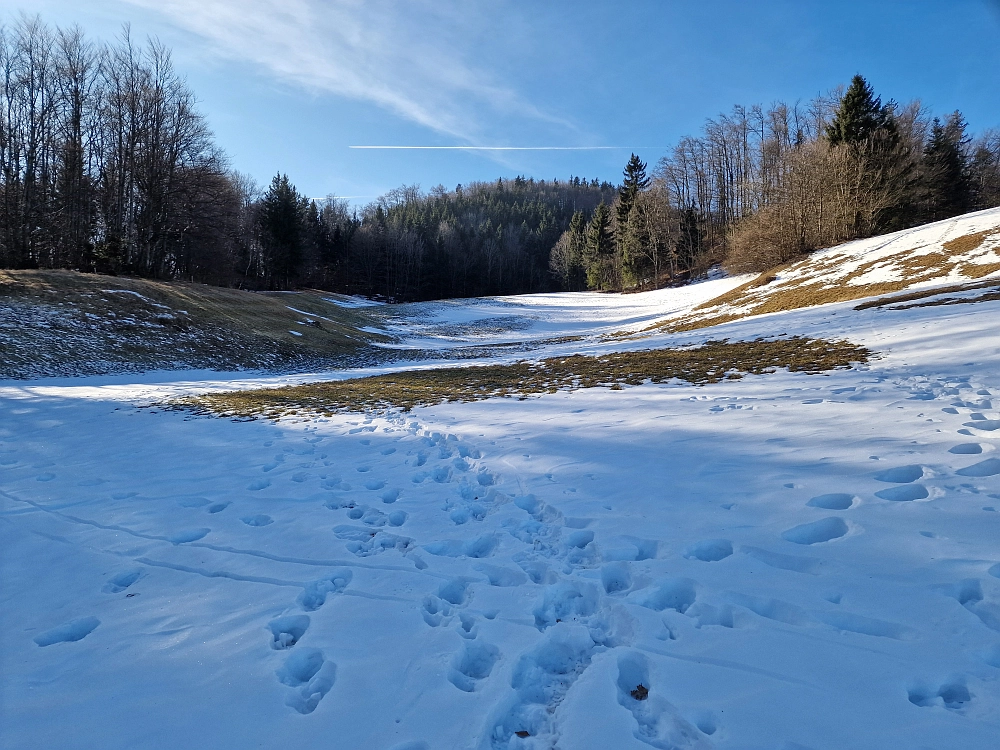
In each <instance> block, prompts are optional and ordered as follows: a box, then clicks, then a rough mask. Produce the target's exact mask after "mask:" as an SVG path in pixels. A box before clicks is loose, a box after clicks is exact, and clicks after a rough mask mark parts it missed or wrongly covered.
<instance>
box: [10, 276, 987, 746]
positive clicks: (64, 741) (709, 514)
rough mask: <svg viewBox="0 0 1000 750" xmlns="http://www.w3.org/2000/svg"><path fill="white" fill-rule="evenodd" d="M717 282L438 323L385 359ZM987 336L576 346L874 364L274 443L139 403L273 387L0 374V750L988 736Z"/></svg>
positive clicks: (285, 429)
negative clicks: (764, 349)
mask: <svg viewBox="0 0 1000 750" xmlns="http://www.w3.org/2000/svg"><path fill="white" fill-rule="evenodd" d="M732 283H733V281H732V280H722V281H716V282H710V284H715V285H720V284H732ZM721 291H724V290H720V289H714V290H712V289H706V288H704V287H702V288H699V287H698V286H693V287H688V288H686V289H682V290H668V291H663V292H657V293H652V296H648V295H628V296H625V297H619V296H614V295H566V296H562V295H560V296H547V297H538V298H529V299H528V300H523V299H522V300H505V301H501V302H499V303H484V304H485V305H486V306H489V305H495V306H496V315H494V312H493V311H492V310H488V311H486V312H484V310H483V309H482V305H481V306H479V307H477V308H476V309H475V310H472V309H469V306H462V305H457V304H450V305H447V306H439V307H437V308H435V310H434V312H433V315H428V316H425V319H424V320H422V321H420V322H419V323H417V324H414V326H415V327H414V329H413V335H414V337H420V338H422V339H425V340H424V341H421V342H420V345H421V346H426V343H427V341H430V340H434V339H435V337H437V338H438V339H440V338H441V337H444V338H445V340H444V341H443V342H442V341H439V342H438V345H439V346H442V347H447V346H449V345H450V343H449V342H448V341H447V332H446V331H445V332H443V333H441V332H439V333H434V332H433V331H432V332H430V333H429V332H428V331H427V330H426V328H429V327H433V326H448V325H454V326H461V325H466V324H468V323H470V322H473V323H474V322H475V321H477V320H482V319H484V318H486V319H488V318H490V317H496V316H498V315H504V314H507V313H509V312H514V313H515V314H517V315H520V316H522V317H523V316H528V317H530V316H531V315H533V316H534V318H535V320H534V322H533V323H532V326H531V328H530V329H528V328H525V329H524V331H523V332H522V333H521V334H519V335H522V336H528V335H536V334H537V335H538V336H542V337H554V336H561V335H566V334H567V332H570V331H573V330H575V331H576V332H577V333H584V332H588V333H589V332H592V331H595V330H604V328H607V329H608V330H611V329H613V328H614V329H616V330H619V329H620V328H621V327H622V322H623V321H632V322H633V323H635V324H636V325H639V323H644V322H645V321H646V320H647V318H649V317H650V315H653V316H654V317H655V316H656V315H659V316H661V317H662V315H663V314H664V310H667V309H674V308H676V309H677V310H683V309H684V308H685V306H687V307H688V308H689V307H690V306H691V305H692V304H695V303H696V301H697V300H698V299H701V297H700V295H703V294H707V293H711V296H714V295H715V294H719V293H720V292H721ZM684 295H687V296H686V297H683V296H684ZM650 299H652V302H649V300H650ZM647 303H648V304H647ZM512 305H513V308H512V307H511V306H512ZM529 305H531V306H532V307H530V308H529V307H528V306H529ZM644 306H645V308H644ZM671 306H673V307H671ZM448 310H451V311H453V313H449V312H448ZM527 310H534V313H531V314H530V315H529V313H527V312H525V311H527ZM998 316H1000V302H980V303H976V304H963V305H952V306H940V307H919V308H912V309H908V310H890V309H885V308H872V309H868V310H864V311H855V310H854V309H853V308H852V306H851V304H850V303H847V304H838V305H827V306H823V307H817V308H810V309H804V310H796V311H791V312H784V313H777V314H774V315H768V316H763V317H758V318H752V319H748V320H744V321H741V322H735V323H729V324H726V325H723V326H718V327H716V328H713V329H706V330H701V331H692V332H689V333H685V334H681V335H672V336H671V335H666V334H658V335H657V336H654V337H652V338H649V339H646V340H644V341H641V342H628V343H627V344H622V343H615V342H604V343H599V342H598V340H597V339H596V338H593V337H591V338H590V340H589V342H588V344H587V348H588V349H589V350H597V349H600V348H602V347H603V348H605V349H607V348H617V347H620V346H623V345H627V346H630V347H636V346H650V345H666V344H670V343H678V342H685V343H686V342H691V341H697V340H699V339H702V340H703V339H705V338H715V339H718V338H724V337H729V338H732V339H737V338H750V337H756V336H759V335H779V334H785V335H795V334H801V335H807V336H822V337H825V338H831V339H833V338H840V337H844V338H849V339H850V340H852V341H854V342H856V343H860V344H864V345H866V346H869V347H870V348H872V349H873V350H875V351H876V352H877V353H878V354H879V356H878V358H876V359H874V360H873V361H872V362H871V363H870V364H869V365H867V366H864V367H861V368H858V369H854V370H850V371H837V372H834V373H832V374H828V375H807V374H804V373H796V374H790V373H784V372H782V373H776V374H773V375H765V376H752V377H747V378H745V379H743V380H739V381H725V382H722V383H719V384H715V385H709V386H704V387H696V386H691V385H685V384H669V385H658V386H654V385H645V386H640V387H631V388H625V389H624V390H607V389H592V390H580V391H576V392H572V393H567V392H561V393H556V394H549V395H545V396H542V397H539V398H531V399H528V400H525V401H517V400H506V399H494V400H490V401H485V402H479V403H471V404H447V405H441V406H435V407H427V408H420V409H417V410H414V411H413V412H412V413H408V414H388V415H368V416H365V415H353V416H352V415H341V416H337V417H333V418H326V419H287V420H283V421H281V422H278V423H269V422H264V421H257V422H232V421H226V420H221V419H215V418H207V417H192V416H191V415H188V414H185V413H182V412H176V411H165V410H162V409H160V408H156V407H152V408H151V407H149V406H148V405H147V404H148V403H149V402H150V401H151V400H155V399H156V398H164V397H169V396H173V395H176V394H178V393H184V392H196V391H204V390H209V389H212V388H226V387H246V386H247V385H248V384H252V383H254V382H259V383H261V384H265V383H266V384H272V383H274V382H276V381H275V379H273V378H261V379H258V380H256V381H254V380H253V379H251V378H249V377H248V376H247V374H246V373H243V374H239V375H234V376H219V375H218V374H214V375H209V374H205V373H202V374H195V373H179V374H174V375H172V376H168V375H164V374H162V373H161V374H158V375H152V376H147V377H144V378H140V377H135V376H118V377H116V378H103V379H99V378H91V379H87V380H85V381H73V380H65V381H54V380H53V381H47V382H44V383H41V382H39V383H25V382H16V383H15V382H7V383H4V384H0V555H2V558H0V565H2V567H0V660H2V661H0V746H2V747H3V748H39V747H51V748H102V749H105V748H106V749H114V748H130V749H131V748H171V749H174V748H188V747H192V748H194V747H198V748H201V747H204V748H233V749H237V748H240V749H242V748H251V747H258V748H298V747H309V748H312V747H336V748H376V749H388V748H394V749H396V750H400V749H403V748H405V749H406V750H419V749H421V748H423V749H425V750H428V749H430V748H433V749H435V750H436V749H438V748H456V749H460V750H465V749H470V750H471V749H473V748H475V749H476V750H486V749H492V748H522V749H526V748H533V749H535V750H539V749H541V748H553V747H558V748H563V749H564V750H587V749H589V748H593V749H594V750H598V749H601V750H605V749H606V748H623V749H627V748H635V749H636V750H640V749H641V748H648V747H655V748H682V749H684V750H693V749H696V748H697V749H703V748H718V749H719V750H725V749H731V750H737V749H738V750H750V749H754V750H757V749H760V750H763V749H769V750H802V748H812V749H813V750H843V749H844V748H852V749H853V750H867V749H869V748H870V749H871V750H875V749H878V750H883V749H884V748H902V749H909V748H914V749H916V748H933V749H934V750H943V749H948V748H962V749H963V750H987V749H989V748H995V747H997V746H998V740H997V738H998V737H1000V513H998V511H1000V456H998V454H997V451H996V447H997V437H998V436H1000V430H998V428H1000V326H998V323H997V321H998V319H1000V318H998ZM602 321H603V322H602ZM420 326H424V327H423V328H421V327H420ZM640 327H641V326H640ZM543 328H544V330H541V329H543ZM487 329H489V326H480V328H479V330H478V332H475V331H473V332H472V333H469V332H468V331H467V332H466V333H461V334H459V338H461V337H463V336H464V337H466V338H467V337H469V336H477V337H479V338H480V339H482V340H485V341H500V340H502V339H503V340H506V339H505V338H504V337H509V335H510V333H509V330H507V329H506V328H505V326H502V325H498V326H496V328H495V329H490V330H487ZM491 331H492V332H491ZM563 346H566V347H571V346H572V345H570V344H565V345H563ZM431 364H433V363H431ZM339 375H340V376H343V375H344V373H340V374H339ZM321 376H322V375H315V376H313V377H321ZM303 377H308V376H297V377H296V378H286V379H284V380H282V381H281V382H301V380H302V378H303ZM647 691H648V692H647Z"/></svg>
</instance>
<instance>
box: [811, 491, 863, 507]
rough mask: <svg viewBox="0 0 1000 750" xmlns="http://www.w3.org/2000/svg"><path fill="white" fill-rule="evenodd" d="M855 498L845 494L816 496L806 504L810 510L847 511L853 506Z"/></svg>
mask: <svg viewBox="0 0 1000 750" xmlns="http://www.w3.org/2000/svg"><path fill="white" fill-rule="evenodd" d="M856 499H857V498H856V497H855V496H854V495H849V494H847V493H845V492H833V493H830V494H828V495H817V496H816V497H814V498H812V499H811V500H810V501H809V502H807V503H806V505H808V506H809V507H811V508H823V509H824V510H847V509H848V508H850V507H851V506H853V505H854V501H855V500H856Z"/></svg>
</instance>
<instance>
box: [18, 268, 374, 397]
mask: <svg viewBox="0 0 1000 750" xmlns="http://www.w3.org/2000/svg"><path fill="white" fill-rule="evenodd" d="M332 296H333V295H330V294H325V293H323V292H314V291H302V292H288V293H259V292H247V291H242V290H239V289H225V288H220V287H212V286H206V285H204V284H190V283H183V282H159V281H150V280H146V279H132V278H127V277H121V276H103V275H99V274H89V273H78V272H75V271H50V270H46V271H33V270H24V271H20V270H19V271H0V377H7V378H31V377H43V376H49V375H96V374H104V373H109V372H122V371H136V370H149V369H177V368H188V367H193V368H208V369H223V370H230V369H274V368H289V367H306V366H313V363H323V362H341V361H345V362H346V361H347V360H349V359H351V358H356V357H357V356H358V355H359V354H361V353H366V354H367V353H369V352H372V350H371V349H370V348H369V344H371V343H373V342H376V341H386V340H388V339H389V337H387V336H381V335H379V334H377V333H370V332H366V331H362V330H361V328H363V327H366V326H372V325H377V322H378V321H377V318H375V317H374V316H375V315H377V312H376V311H377V308H375V309H370V308H360V309H345V308H343V307H341V306H338V305H337V304H335V303H334V302H331V301H330V300H329V299H327V298H329V297H332ZM292 308H294V309H292Z"/></svg>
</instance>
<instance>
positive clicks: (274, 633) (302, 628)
mask: <svg viewBox="0 0 1000 750" xmlns="http://www.w3.org/2000/svg"><path fill="white" fill-rule="evenodd" d="M267 626H268V627H269V628H270V629H271V648H273V649H274V650H275V651H283V650H285V649H288V648H291V647H292V646H294V645H295V644H296V643H298V642H299V641H300V640H301V639H302V636H304V635H305V634H306V630H308V629H309V616H308V615H286V616H284V617H277V618H275V619H274V620H271V622H269V623H268V624H267Z"/></svg>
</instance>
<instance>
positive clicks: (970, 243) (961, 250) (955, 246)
mask: <svg viewBox="0 0 1000 750" xmlns="http://www.w3.org/2000/svg"><path fill="white" fill-rule="evenodd" d="M995 234H997V231H996V230H995V229H987V230H986V231H985V232H973V233H972V234H963V235H962V236H961V237H956V238H955V239H953V240H948V241H947V242H945V243H943V245H942V246H943V247H944V249H945V250H947V251H948V252H949V253H950V254H951V255H965V254H966V253H971V252H972V251H973V250H978V249H979V247H980V246H981V245H982V244H983V243H984V242H985V241H986V238H987V237H992V236H993V235H995Z"/></svg>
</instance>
